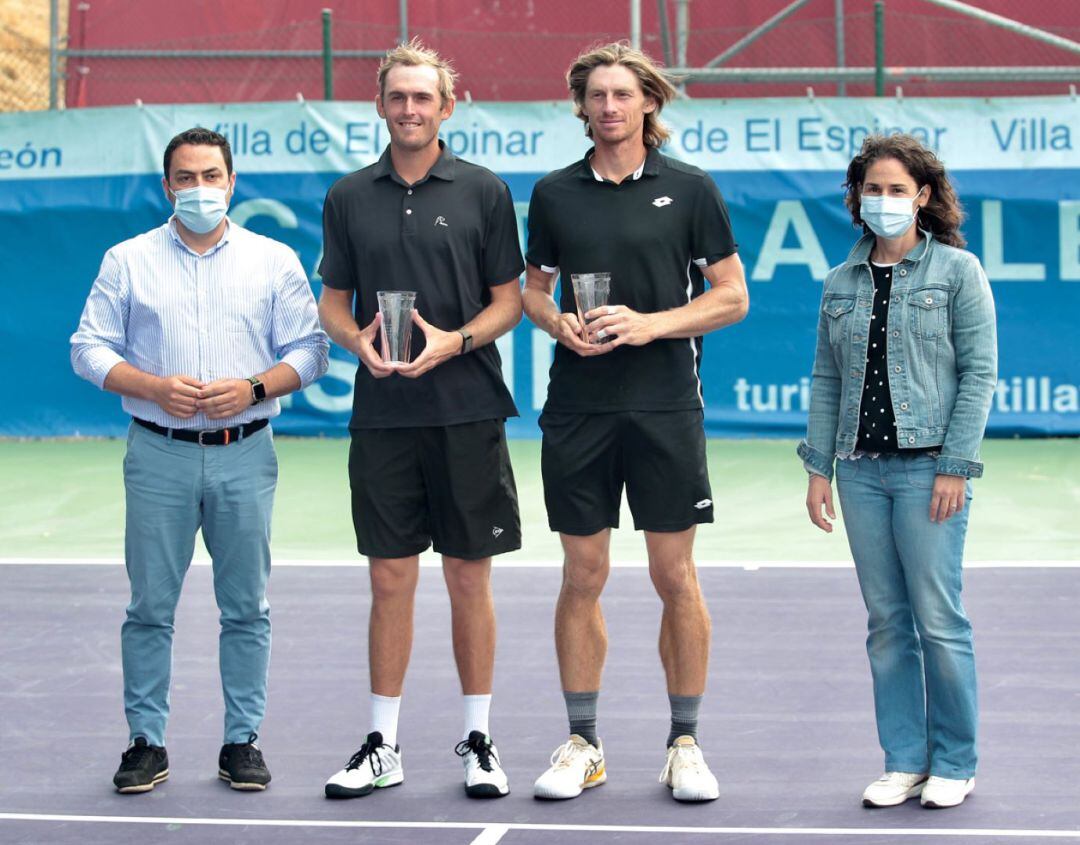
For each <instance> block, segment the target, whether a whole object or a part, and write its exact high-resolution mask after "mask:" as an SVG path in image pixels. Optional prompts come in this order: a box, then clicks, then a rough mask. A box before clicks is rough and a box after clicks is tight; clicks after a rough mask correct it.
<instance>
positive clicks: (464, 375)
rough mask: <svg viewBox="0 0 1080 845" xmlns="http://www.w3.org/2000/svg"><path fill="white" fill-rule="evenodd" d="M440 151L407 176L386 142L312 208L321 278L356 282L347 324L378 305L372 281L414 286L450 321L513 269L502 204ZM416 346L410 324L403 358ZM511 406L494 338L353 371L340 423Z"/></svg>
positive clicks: (490, 176) (464, 416) (440, 322)
mask: <svg viewBox="0 0 1080 845" xmlns="http://www.w3.org/2000/svg"><path fill="white" fill-rule="evenodd" d="M440 146H441V147H442V155H441V156H440V157H439V160H438V161H437V162H436V163H435V165H434V166H433V167H432V168H431V170H430V171H429V172H428V175H427V176H425V177H424V178H423V179H421V180H420V181H419V182H417V183H416V184H415V185H408V184H407V183H406V182H405V181H404V180H403V179H402V178H401V177H400V176H398V174H397V173H396V172H395V171H394V168H393V165H392V163H391V161H390V149H389V147H387V149H386V151H385V152H384V153H383V155H382V158H380V159H379V160H378V161H377V162H376V163H375V164H373V165H371V166H369V167H365V168H364V169H363V170H358V171H356V172H355V173H351V174H349V175H348V176H345V177H343V178H342V179H340V180H338V181H337V182H335V183H334V185H333V186H332V187H331V188H330V191H329V192H328V193H327V195H326V203H325V205H324V206H323V259H322V263H321V264H320V265H319V273H320V275H321V276H322V279H323V284H325V285H326V286H327V287H331V288H335V289H337V290H355V291H356V294H357V295H356V309H355V310H356V322H357V323H359V325H360V327H361V328H363V327H364V326H367V325H368V324H369V323H371V321H372V320H373V319H375V314H376V313H377V312H378V308H379V305H378V298H377V297H376V291H380V290H414V291H416V292H417V296H416V306H415V307H416V309H417V311H419V312H420V316H421V317H423V318H424V319H425V320H427V321H428V322H429V323H431V324H432V325H433V326H436V327H437V328H440V329H442V330H443V331H454V330H456V329H459V328H461V327H462V326H463V325H465V324H466V323H467V322H469V320H471V319H473V318H474V317H475V316H476V315H477V314H478V313H479V312H480V311H481V310H483V309H484V308H485V307H486V306H487V305H488V304H490V302H491V291H490V288H491V287H493V286H496V285H501V284H504V283H508V282H509V283H511V284H517V283H518V277H519V276H520V275H521V272H522V271H523V270H524V269H525V263H524V261H523V260H522V257H521V246H520V244H519V243H518V234H517V218H516V217H515V214H514V203H513V200H512V199H511V197H510V189H509V188H508V187H507V186H506V183H505V182H503V181H502V180H501V179H499V177H498V176H496V175H495V174H494V173H492V172H491V171H490V170H487V169H486V168H483V167H479V166H478V165H475V164H470V163H469V162H467V161H462V160H461V159H459V158H456V157H455V156H454V155H453V154H452V153H451V152H450V150H448V149H446V147H445V146H444V145H443V144H442V142H441V141H440ZM423 348H424V336H423V334H422V333H421V332H420V330H419V329H415V330H414V332H413V338H412V357H413V358H416V356H417V355H419V354H420V352H421V351H422V350H423ZM513 416H517V408H515V407H514V400H513V398H512V397H511V395H510V391H509V390H507V388H506V385H505V384H504V383H503V378H502V361H501V359H500V357H499V352H498V350H497V349H496V347H495V344H494V343H489V344H486V345H484V346H481V347H479V348H477V349H475V350H473V351H472V352H470V353H468V354H466V355H459V356H457V357H454V358H450V359H449V360H447V361H445V362H443V363H442V364H440V365H439V366H438V367H436V368H435V369H433V370H430V371H429V372H427V373H425V374H424V375H422V376H420V377H419V378H416V379H410V378H404V377H403V376H398V375H392V376H389V377H388V378H383V379H376V378H375V377H374V376H372V375H371V373H370V372H368V369H367V367H365V366H363V365H361V366H360V367H359V368H358V369H357V371H356V387H355V391H354V394H353V414H352V421H351V422H350V423H349V428H352V429H360V428H406V427H414V426H444V425H454V424H457V423H466V422H475V421H477V420H485V419H502V418H506V417H513Z"/></svg>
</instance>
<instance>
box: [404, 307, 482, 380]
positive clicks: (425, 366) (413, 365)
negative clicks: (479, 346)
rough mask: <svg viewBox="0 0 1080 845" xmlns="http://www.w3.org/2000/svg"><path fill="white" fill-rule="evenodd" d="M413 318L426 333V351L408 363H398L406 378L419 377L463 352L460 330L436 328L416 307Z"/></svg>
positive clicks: (463, 339) (463, 340)
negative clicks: (446, 330)
mask: <svg viewBox="0 0 1080 845" xmlns="http://www.w3.org/2000/svg"><path fill="white" fill-rule="evenodd" d="M412 318H413V322H414V323H416V325H418V326H419V327H420V331H422V332H423V333H424V351H423V352H421V353H420V354H419V355H418V356H417V357H416V359H415V360H413V361H410V362H409V363H408V364H400V365H398V367H397V371H398V372H399V373H401V375H403V376H405V377H406V378H418V377H420V376H422V375H423V374H424V373H426V372H427V371H428V370H431V369H434V368H435V367H437V366H439V364H441V363H443V362H444V361H445V360H446V359H447V358H453V357H454V356H455V355H457V354H458V353H459V352H461V345H462V344H463V343H464V342H465V338H464V337H462V336H461V333H460V332H457V331H452V332H444V331H443V330H442V329H437V328H435V326H433V325H431V323H429V322H428V321H427V320H425V319H424V318H423V317H421V316H420V312H419V311H417V310H416V309H415V308H414V309H413V312H412Z"/></svg>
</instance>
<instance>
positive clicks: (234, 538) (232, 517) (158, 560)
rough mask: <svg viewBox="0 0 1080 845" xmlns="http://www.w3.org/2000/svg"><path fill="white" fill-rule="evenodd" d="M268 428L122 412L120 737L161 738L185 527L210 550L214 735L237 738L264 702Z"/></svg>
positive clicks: (259, 715) (271, 479)
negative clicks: (219, 717)
mask: <svg viewBox="0 0 1080 845" xmlns="http://www.w3.org/2000/svg"><path fill="white" fill-rule="evenodd" d="M276 486H277V458H276V456H275V454H274V441H273V437H272V436H271V433H270V428H269V427H267V428H264V429H263V430H262V431H259V432H256V433H255V434H253V435H251V436H250V437H246V438H244V439H242V440H240V441H238V442H235V443H232V444H230V445H228V446H199V445H198V444H197V443H184V442H182V441H179V440H174V439H172V438H169V437H164V436H162V435H160V434H155V433H154V432H152V431H148V430H147V429H145V428H142V427H141V426H138V425H135V424H132V426H131V429H130V431H129V432H128V448H127V454H126V455H125V457H124V488H125V492H126V502H127V529H126V535H125V544H124V557H125V561H126V563H127V572H128V579H129V581H130V582H131V604H129V605H128V608H127V618H126V619H125V620H124V624H123V626H122V627H121V629H120V642H121V650H122V653H123V664H124V711H125V713H126V714H127V720H128V727H129V729H130V737H131V738H132V739H134V738H135V737H136V736H144V737H146V739H147V741H148V742H149V743H150V744H151V745H164V744H165V725H166V723H167V721H168V717H169V683H170V680H171V676H172V641H173V619H174V616H175V614H176V605H177V602H178V601H179V600H180V588H181V587H182V586H183V583H184V576H185V575H186V574H187V570H188V566H189V565H190V563H191V556H192V553H193V552H194V550H195V535H196V532H197V531H198V530H199V528H202V532H203V540H204V542H205V544H206V549H207V551H208V552H209V553H210V557H211V558H212V559H213V565H214V594H215V596H216V598H217V605H218V609H219V610H220V611H221V617H220V621H221V631H220V635H219V644H218V657H219V663H220V669H221V686H222V689H223V691H224V695H225V739H224V741H225V742H247V741H248V739H249V737H250V736H251V734H257V733H258V731H259V726H260V725H261V724H262V719H263V715H264V713H265V711H266V679H267V670H268V667H269V663H270V605H269V603H268V602H267V600H266V584H267V581H268V579H269V576H270V512H271V509H272V507H273V501H274V489H275V487H276Z"/></svg>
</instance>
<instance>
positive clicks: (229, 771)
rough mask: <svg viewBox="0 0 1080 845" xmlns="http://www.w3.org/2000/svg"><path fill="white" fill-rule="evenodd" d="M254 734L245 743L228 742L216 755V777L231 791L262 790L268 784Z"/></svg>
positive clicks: (266, 770)
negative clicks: (227, 785)
mask: <svg viewBox="0 0 1080 845" xmlns="http://www.w3.org/2000/svg"><path fill="white" fill-rule="evenodd" d="M255 738H256V737H255V734H252V735H251V737H250V738H249V739H248V741H247V742H228V743H226V744H225V745H223V746H221V754H219V755H218V777H219V778H221V779H222V780H226V781H228V782H229V786H231V787H232V788H233V789H244V790H262V789H266V785H267V784H268V783H270V770H269V769H268V768H266V762H265V761H264V760H263V756H262V752H261V751H260V750H259V746H257V745H256V744H255Z"/></svg>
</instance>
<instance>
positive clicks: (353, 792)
mask: <svg viewBox="0 0 1080 845" xmlns="http://www.w3.org/2000/svg"><path fill="white" fill-rule="evenodd" d="M404 782H405V776H404V775H402V776H401V777H400V778H399V779H397V780H394V781H392V782H390V783H368V784H364V785H363V786H361V787H359V788H358V789H350V788H349V787H347V786H342V785H341V784H339V783H328V784H327V785H326V787H325V788H324V790H323V791H324V792H325V793H326V797H327V798H363V797H364V796H365V795H370V794H371V793H372V792H374V791H375V790H376V789H389V788H390V787H392V786H401V784H403V783H404Z"/></svg>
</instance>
